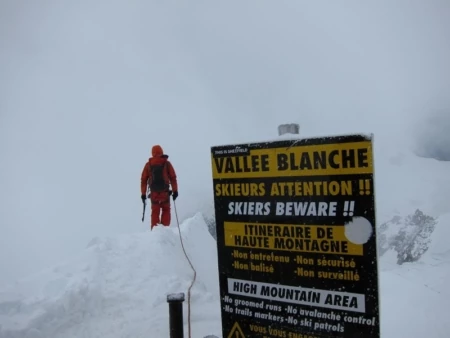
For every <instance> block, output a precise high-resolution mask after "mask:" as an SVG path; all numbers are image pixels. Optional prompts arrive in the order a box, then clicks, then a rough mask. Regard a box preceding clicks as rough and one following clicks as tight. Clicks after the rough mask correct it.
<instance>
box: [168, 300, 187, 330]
mask: <svg viewBox="0 0 450 338" xmlns="http://www.w3.org/2000/svg"><path fill="white" fill-rule="evenodd" d="M183 302H184V293H182V292H181V293H172V294H169V295H167V303H169V327H170V338H183Z"/></svg>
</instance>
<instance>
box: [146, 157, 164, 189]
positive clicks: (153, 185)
mask: <svg viewBox="0 0 450 338" xmlns="http://www.w3.org/2000/svg"><path fill="white" fill-rule="evenodd" d="M166 169H167V168H166V162H164V163H162V164H153V165H151V166H150V168H149V170H150V176H149V180H148V182H149V187H150V190H151V191H156V192H161V191H167V190H168V189H169V183H168V182H167V176H166V177H164V170H166ZM167 174H168V169H167Z"/></svg>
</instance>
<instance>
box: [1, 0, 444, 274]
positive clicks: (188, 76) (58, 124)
mask: <svg viewBox="0 0 450 338" xmlns="http://www.w3.org/2000/svg"><path fill="white" fill-rule="evenodd" d="M449 42H450V4H449V2H448V1H447V0H433V1H426V2H425V1H395V2H392V1H387V0H386V1H377V2H376V3H375V2H372V3H368V2H364V4H363V3H361V2H359V1H345V2H342V1H341V2H327V3H323V2H322V3H320V2H306V1H297V2H293V1H276V2H274V1H247V2H237V1H226V2H223V1H222V2H212V1H195V2H189V3H187V2H186V3H180V2H178V3H175V2H158V1H143V0H136V1H126V2H124V1H106V0H104V1H96V2H91V1H86V0H80V1H70V2H69V1H56V0H53V1H51V0H42V1H39V2H38V1H25V0H20V1H14V0H6V1H2V2H0V156H1V161H0V187H1V190H0V271H1V274H0V283H9V282H12V281H13V280H14V279H16V278H21V277H23V276H26V275H28V274H31V273H34V272H36V271H39V270H41V269H43V268H46V267H49V266H51V265H52V264H56V263H58V262H60V261H62V260H66V259H70V257H71V256H72V255H74V254H75V253H77V252H79V251H80V250H82V249H83V248H84V247H85V246H86V244H87V243H88V242H89V240H90V239H91V238H92V237H94V236H107V235H113V234H117V233H127V232H138V231H144V230H145V229H148V228H149V215H148V214H147V218H146V220H145V222H144V223H142V222H141V216H142V202H141V200H140V190H139V185H140V174H141V171H142V168H143V166H144V164H145V162H146V161H147V159H148V157H149V156H150V151H151V147H152V146H153V145H154V144H160V145H161V146H162V147H163V149H164V151H165V152H166V153H167V154H168V155H169V156H170V157H169V159H170V160H171V161H172V163H173V165H174V167H175V170H176V171H177V174H178V179H179V192H180V195H179V198H178V200H177V202H176V203H177V204H176V207H177V211H178V216H179V218H180V221H181V220H182V219H184V218H186V217H188V216H191V215H193V214H194V213H196V212H197V211H198V210H201V209H202V208H204V207H205V206H206V205H210V204H212V198H213V195H212V185H211V181H212V178H211V173H210V170H211V167H210V153H209V151H210V147H211V146H212V145H217V144H225V143H237V142H248V141H259V140H266V139H271V138H274V137H276V136H277V126H278V124H281V123H291V122H293V123H299V124H300V128H301V129H300V133H301V135H302V136H321V135H327V134H342V133H353V132H364V133H374V134H375V137H376V140H377V142H379V144H380V148H379V149H383V147H389V146H391V145H392V142H394V143H396V145H404V146H405V147H411V148H414V147H416V148H417V144H418V143H419V144H421V143H422V140H424V142H425V141H426V140H427V139H428V136H427V135H426V134H425V136H424V138H422V139H421V140H420V141H419V142H417V139H418V137H416V133H417V130H421V128H420V127H421V126H422V124H423V123H424V122H423V121H425V120H427V119H428V115H429V114H430V113H431V111H432V110H442V109H448V108H450V107H449V106H445V105H446V104H447V103H448V101H447V102H446V101H445V100H446V99H447V98H448V95H449V93H448V88H450V66H449V62H448V60H450V43H449ZM444 114H449V110H446V113H444ZM446 116H448V115H446ZM447 121H448V119H447ZM444 134H445V133H444ZM447 140H448V138H447ZM447 142H448V141H447ZM173 221H175V219H174V220H173Z"/></svg>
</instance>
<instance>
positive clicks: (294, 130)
mask: <svg viewBox="0 0 450 338" xmlns="http://www.w3.org/2000/svg"><path fill="white" fill-rule="evenodd" d="M288 133H289V134H299V133H300V125H298V124H297V123H289V124H280V125H279V126H278V136H281V135H284V134H288Z"/></svg>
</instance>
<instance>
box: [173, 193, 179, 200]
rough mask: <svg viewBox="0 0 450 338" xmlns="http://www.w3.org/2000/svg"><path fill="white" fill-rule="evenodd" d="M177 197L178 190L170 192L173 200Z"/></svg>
mask: <svg viewBox="0 0 450 338" xmlns="http://www.w3.org/2000/svg"><path fill="white" fill-rule="evenodd" d="M177 197H178V191H174V192H173V193H172V198H173V200H174V201H175V200H176V199H177Z"/></svg>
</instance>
